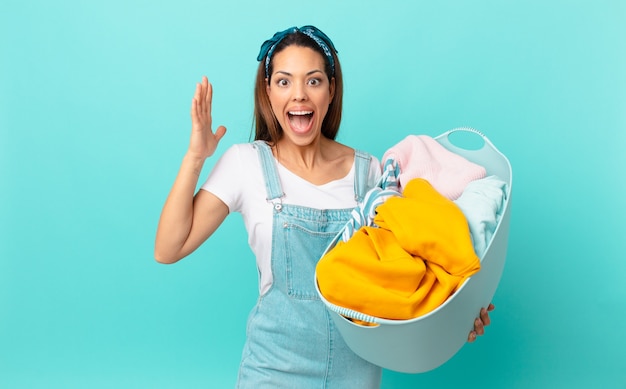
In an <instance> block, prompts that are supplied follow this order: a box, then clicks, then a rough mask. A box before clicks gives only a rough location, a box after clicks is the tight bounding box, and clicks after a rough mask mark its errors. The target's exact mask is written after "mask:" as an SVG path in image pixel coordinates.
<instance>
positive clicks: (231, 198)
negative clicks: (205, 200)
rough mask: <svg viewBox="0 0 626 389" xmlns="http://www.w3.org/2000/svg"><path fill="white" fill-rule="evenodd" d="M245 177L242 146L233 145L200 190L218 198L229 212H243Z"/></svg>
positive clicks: (220, 159) (218, 161)
mask: <svg viewBox="0 0 626 389" xmlns="http://www.w3.org/2000/svg"><path fill="white" fill-rule="evenodd" d="M245 176H246V171H245V169H243V163H242V161H241V148H240V145H233V146H231V147H229V148H228V149H227V150H226V151H225V152H224V154H223V155H222V156H221V157H220V158H219V159H218V160H217V162H216V163H215V165H214V166H213V169H212V170H211V172H210V173H209V176H208V177H207V179H206V181H205V182H204V184H202V186H201V187H200V189H201V190H206V191H208V192H211V193H212V194H214V195H215V196H217V197H218V198H219V199H220V200H222V201H223V202H224V204H226V206H227V207H228V210H229V212H241V207H242V194H243V187H242V183H243V182H245Z"/></svg>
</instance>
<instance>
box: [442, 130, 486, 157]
mask: <svg viewBox="0 0 626 389" xmlns="http://www.w3.org/2000/svg"><path fill="white" fill-rule="evenodd" d="M455 132H471V133H474V134H476V135H478V136H480V137H481V138H482V140H483V142H485V145H483V147H482V148H481V149H483V148H485V146H489V147H491V148H492V149H493V150H496V151H497V150H498V149H497V148H496V146H494V144H493V143H491V141H490V140H489V138H487V136H486V135H485V134H483V133H482V132H480V131H478V130H477V129H475V128H472V127H456V128H453V129H451V130H448V131H446V132H444V133H443V134H441V135H439V136H438V137H437V139H441V140H445V142H446V143H447V144H448V145H450V146H452V147H454V148H456V149H461V150H465V149H463V148H461V147H459V146H456V145H455V144H453V143H452V142H451V141H450V135H451V134H453V133H455Z"/></svg>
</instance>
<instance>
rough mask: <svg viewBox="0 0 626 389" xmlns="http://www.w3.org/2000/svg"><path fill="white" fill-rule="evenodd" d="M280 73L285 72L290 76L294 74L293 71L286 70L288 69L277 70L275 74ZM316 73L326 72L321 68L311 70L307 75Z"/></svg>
mask: <svg viewBox="0 0 626 389" xmlns="http://www.w3.org/2000/svg"><path fill="white" fill-rule="evenodd" d="M279 73H280V74H284V75H286V76H289V77H292V76H293V74H291V73H289V72H286V71H284V70H277V71H276V72H275V73H274V74H279ZM315 73H322V74H324V72H323V71H321V70H319V69H314V70H311V71H310V72H308V73H307V74H306V75H307V76H310V75H311V74H315Z"/></svg>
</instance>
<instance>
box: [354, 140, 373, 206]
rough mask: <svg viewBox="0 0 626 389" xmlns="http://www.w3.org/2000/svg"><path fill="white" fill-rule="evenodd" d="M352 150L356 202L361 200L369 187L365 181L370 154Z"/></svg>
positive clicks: (366, 179)
mask: <svg viewBox="0 0 626 389" xmlns="http://www.w3.org/2000/svg"><path fill="white" fill-rule="evenodd" d="M354 151H355V153H354V198H355V199H356V201H357V202H361V201H363V198H364V197H365V194H366V193H367V191H368V189H369V188H368V187H367V181H368V177H369V171H370V161H371V160H372V156H371V155H370V154H368V153H366V152H365V151H361V150H354Z"/></svg>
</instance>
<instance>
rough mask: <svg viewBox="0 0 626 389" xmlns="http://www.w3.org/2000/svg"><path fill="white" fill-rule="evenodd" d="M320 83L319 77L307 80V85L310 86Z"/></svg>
mask: <svg viewBox="0 0 626 389" xmlns="http://www.w3.org/2000/svg"><path fill="white" fill-rule="evenodd" d="M321 83H322V80H320V79H319V78H311V79H310V80H309V85H311V86H318V85H320V84H321Z"/></svg>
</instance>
